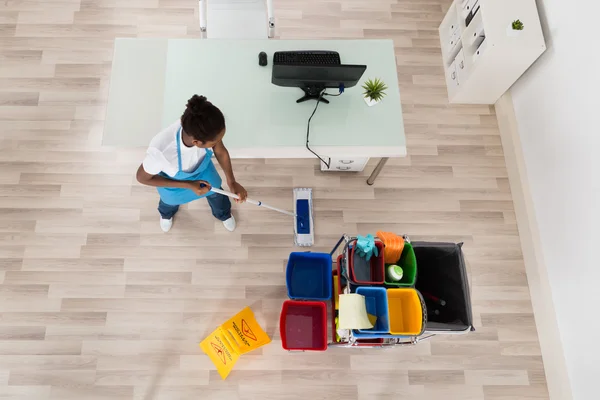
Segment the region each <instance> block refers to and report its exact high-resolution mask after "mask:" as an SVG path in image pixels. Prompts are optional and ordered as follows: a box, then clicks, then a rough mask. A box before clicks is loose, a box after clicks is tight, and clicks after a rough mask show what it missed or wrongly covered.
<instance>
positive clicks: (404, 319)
mask: <svg viewBox="0 0 600 400" xmlns="http://www.w3.org/2000/svg"><path fill="white" fill-rule="evenodd" d="M387 298H388V309H389V321H390V333H391V334H392V335H401V336H418V335H420V334H422V333H423V306H422V303H421V297H420V296H419V293H418V292H417V291H416V290H415V289H411V288H398V289H388V290H387Z"/></svg>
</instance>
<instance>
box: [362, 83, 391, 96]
mask: <svg viewBox="0 0 600 400" xmlns="http://www.w3.org/2000/svg"><path fill="white" fill-rule="evenodd" d="M362 88H363V89H364V90H365V91H364V93H363V95H364V96H365V97H369V98H371V99H373V100H375V101H380V100H381V99H382V98H383V97H384V96H385V95H386V93H385V91H386V90H387V89H388V87H387V85H386V84H385V83H384V82H383V81H382V80H381V79H379V78H375V79H368V80H366V81H365V83H364V84H363V85H362Z"/></svg>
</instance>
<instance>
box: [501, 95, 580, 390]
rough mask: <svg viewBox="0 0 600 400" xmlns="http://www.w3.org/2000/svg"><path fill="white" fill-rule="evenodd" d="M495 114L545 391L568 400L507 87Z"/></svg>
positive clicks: (565, 374)
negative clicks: (543, 371) (546, 385)
mask: <svg viewBox="0 0 600 400" xmlns="http://www.w3.org/2000/svg"><path fill="white" fill-rule="evenodd" d="M496 115H497V118H498V126H499V128H500V136H501V139H502V147H503V148H504V158H505V161H506V169H507V170H508V179H509V182H510V188H511V191H512V197H513V202H514V207H515V214H516V217H517V225H518V227H519V236H520V238H521V247H522V249H523V258H524V261H525V269H526V272H527V280H528V282H529V292H530V294H531V303H532V306H533V312H534V314H535V323H536V327H537V332H538V336H539V341H540V347H541V350H542V357H543V359H544V369H545V373H546V381H547V384H548V392H549V394H550V398H551V399H553V400H554V399H556V400H572V398H573V397H572V393H571V385H570V381H569V375H568V370H567V365H566V361H565V357H564V351H563V346H562V341H561V338H560V332H559V330H558V322H557V320H556V312H555V309H554V302H553V300H552V292H551V288H550V282H549V280H548V273H547V270H546V264H545V262H544V256H543V253H542V247H541V241H540V234H539V229H538V225H537V221H536V217H535V212H534V204H533V200H532V197H531V193H530V188H529V184H528V179H527V169H526V165H525V159H524V156H523V150H522V147H521V139H520V136H519V130H518V124H517V119H516V116H515V111H514V107H513V103H512V97H511V95H510V91H509V92H507V93H506V94H504V95H503V96H502V97H501V98H500V99H499V100H498V102H497V103H496Z"/></svg>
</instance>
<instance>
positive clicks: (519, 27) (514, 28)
mask: <svg viewBox="0 0 600 400" xmlns="http://www.w3.org/2000/svg"><path fill="white" fill-rule="evenodd" d="M524 27H525V25H523V22H521V20H520V19H515V20H514V21H513V22H511V23H510V25H509V26H508V27H507V28H506V34H507V35H508V36H519V35H520V34H521V32H522V31H523V28H524Z"/></svg>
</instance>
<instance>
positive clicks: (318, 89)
mask: <svg viewBox="0 0 600 400" xmlns="http://www.w3.org/2000/svg"><path fill="white" fill-rule="evenodd" d="M300 89H302V90H303V91H304V96H302V97H300V98H299V99H298V100H296V103H303V102H305V101H308V100H317V101H320V102H323V103H325V104H329V100H327V99H324V98H323V95H322V93H323V91H325V87H324V86H316V85H313V86H305V87H302V88H300Z"/></svg>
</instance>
